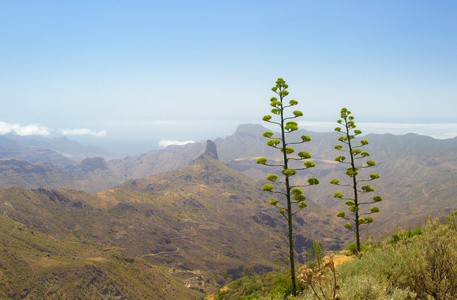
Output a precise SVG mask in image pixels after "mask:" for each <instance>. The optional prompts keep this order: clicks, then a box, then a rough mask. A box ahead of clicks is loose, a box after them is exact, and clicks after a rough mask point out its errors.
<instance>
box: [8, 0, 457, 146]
mask: <svg viewBox="0 0 457 300" xmlns="http://www.w3.org/2000/svg"><path fill="white" fill-rule="evenodd" d="M456 11H457V2H456V1H451V0H448V1H444V0H443V1H441V0H437V1H421V0H409V1H408V0H404V1H389V0H386V1H351V0H348V1H340V0H338V1H327V0H322V1H307V0H301V1H269V0H262V1H260V0H259V1H250V0H243V1H238V0H232V1H192V0H186V1H185V0H182V1H175V0H171V1H154V0H150V1H136V0H131V1H125V0H124V1H121V0H68V1H61V0H59V1H47V0H43V1H34V0H33V1H26V0H24V1H23V0H6V1H1V2H0V41H1V46H0V104H1V107H2V109H1V113H0V134H8V133H10V134H11V133H13V134H19V135H33V134H37V135H42V136H47V137H57V136H66V137H68V138H70V139H75V140H78V141H80V142H81V143H86V144H87V143H90V144H92V145H97V146H104V147H106V148H108V149H109V150H112V151H115V152H118V153H126V154H138V153H141V152H145V151H148V150H151V149H156V148H158V147H159V143H160V145H162V146H164V145H168V144H170V143H173V142H171V141H176V142H187V141H199V140H206V139H214V138H217V137H225V136H227V135H231V134H233V133H234V132H235V130H236V128H237V126H238V125H239V124H245V123H258V124H262V121H261V119H262V116H263V115H265V114H269V111H270V109H271V107H270V106H269V103H270V101H269V99H270V98H271V97H273V96H274V94H273V92H272V91H271V87H272V86H274V84H275V81H276V79H277V78H278V77H281V78H284V79H285V80H286V82H287V84H288V85H289V92H290V94H289V99H296V100H297V101H298V102H299V105H298V107H297V109H299V110H301V111H303V113H304V116H303V118H301V119H300V122H301V123H300V124H301V125H303V126H304V128H305V129H308V130H314V131H332V130H333V128H334V127H335V125H334V124H335V121H336V120H337V119H338V118H339V111H340V110H341V108H342V107H347V108H348V109H349V110H351V111H352V113H353V115H354V116H355V118H356V119H355V120H356V122H357V123H356V124H357V125H358V128H359V129H361V130H362V131H364V132H365V133H370V132H373V133H387V132H390V133H395V134H403V133H407V132H415V133H419V134H424V135H430V136H433V137H435V138H453V137H455V136H457V118H456V116H455V115H456V112H457V84H456V83H457V71H456V70H457V21H456V19H455V12H456Z"/></svg>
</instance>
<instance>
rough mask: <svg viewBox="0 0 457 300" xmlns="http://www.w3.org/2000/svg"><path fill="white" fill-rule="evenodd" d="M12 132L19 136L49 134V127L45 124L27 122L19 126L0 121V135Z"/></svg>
mask: <svg viewBox="0 0 457 300" xmlns="http://www.w3.org/2000/svg"><path fill="white" fill-rule="evenodd" d="M8 133H14V134H17V135H20V136H28V135H49V129H48V128H47V127H45V126H39V125H34V124H29V125H25V126H21V125H19V124H9V123H5V122H0V135H3V134H8Z"/></svg>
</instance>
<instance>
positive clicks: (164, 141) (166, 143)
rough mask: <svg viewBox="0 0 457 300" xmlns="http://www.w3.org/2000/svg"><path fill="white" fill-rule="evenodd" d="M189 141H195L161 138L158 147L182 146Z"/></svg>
mask: <svg viewBox="0 0 457 300" xmlns="http://www.w3.org/2000/svg"><path fill="white" fill-rule="evenodd" d="M190 143H195V142H194V141H185V142H180V141H167V140H161V141H159V147H163V148H165V147H168V146H170V145H177V146H182V145H185V144H190Z"/></svg>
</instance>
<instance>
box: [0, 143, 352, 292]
mask: <svg viewBox="0 0 457 300" xmlns="http://www.w3.org/2000/svg"><path fill="white" fill-rule="evenodd" d="M214 157H215V155H214V153H211V152H208V151H207V152H205V153H204V154H203V155H201V156H199V157H198V158H197V159H196V160H195V161H194V162H193V163H191V164H190V165H189V166H186V167H183V168H181V169H178V170H175V171H170V172H165V173H162V174H159V175H155V176H152V177H148V178H146V179H140V180H131V181H128V182H126V183H124V184H122V185H120V186H118V187H116V188H113V189H109V190H105V191H101V192H99V193H95V194H87V193H85V192H81V191H73V190H63V189H58V190H46V189H41V188H40V189H36V190H26V189H23V188H20V187H13V188H9V189H4V190H0V202H1V203H2V204H0V210H1V212H2V214H1V215H0V221H1V222H3V223H4V226H2V231H0V235H1V239H2V240H3V241H4V242H3V247H5V248H4V249H5V251H3V252H2V253H3V254H2V255H0V263H1V268H2V270H3V274H6V275H4V276H3V277H2V278H3V279H2V280H3V282H4V285H3V290H1V291H2V292H3V293H4V294H5V295H12V296H13V297H18V296H24V297H27V296H28V295H34V296H35V295H45V296H46V297H48V298H50V299H52V297H54V298H58V297H59V296H62V295H64V296H63V297H70V296H69V295H71V297H73V296H75V295H78V296H79V297H101V298H103V297H105V298H109V297H112V298H111V299H113V298H114V299H116V298H118V299H123V298H122V297H127V298H148V299H163V298H164V297H165V298H167V297H168V296H170V295H172V296H173V297H175V298H177V299H192V297H197V296H198V295H200V296H201V295H202V293H203V292H205V291H208V290H211V289H212V288H213V287H214V285H215V284H216V283H215V279H214V272H215V271H218V272H219V274H222V273H223V270H225V271H226V272H227V279H228V280H232V279H236V278H238V277H240V276H243V275H244V273H245V270H249V272H250V273H251V274H260V273H264V272H267V271H271V270H274V269H277V268H278V267H280V266H281V265H282V263H281V261H282V260H284V256H283V254H284V253H285V249H286V248H287V240H286V233H285V231H286V228H285V222H284V220H283V218H282V216H281V215H280V214H278V213H277V212H276V211H275V210H274V209H273V208H272V207H271V205H269V204H268V200H269V198H268V195H265V193H263V192H262V191H261V186H262V184H261V183H259V182H254V181H252V180H251V179H249V178H247V177H245V176H244V175H242V174H240V173H238V172H236V171H234V170H232V169H230V168H229V167H228V166H226V165H225V164H224V163H222V162H220V161H218V160H217V159H215V158H214ZM308 202H309V204H310V205H309V207H308V208H306V209H305V210H304V211H303V213H300V215H299V216H297V218H296V220H297V222H296V227H295V233H296V236H295V238H296V243H295V246H296V250H297V254H298V255H300V254H303V252H306V250H307V249H308V248H309V247H311V245H312V241H313V240H319V241H321V242H322V241H324V242H325V244H326V247H327V249H334V250H337V249H340V248H341V247H342V246H343V245H345V244H346V243H347V240H348V238H349V237H350V235H348V234H347V233H345V232H344V230H343V226H342V224H341V223H340V222H339V220H336V219H335V218H332V217H331V216H332V215H333V213H332V212H331V211H328V210H323V209H321V208H320V207H319V206H317V205H316V204H314V203H313V202H312V199H310V200H309V201H308ZM165 271H166V272H165ZM26 277H27V278H26ZM130 277H132V278H133V279H130ZM24 278H26V279H24ZM90 278H93V279H90ZM192 278H193V279H192ZM221 278H222V277H220V279H219V280H223V279H221ZM140 282H141V283H140ZM137 284H138V287H136V285H137ZM185 285H186V286H187V287H188V288H184V286H185ZM75 286H76V288H74V287H75ZM100 293H101V294H100ZM138 295H142V296H138ZM166 295H168V296H166Z"/></svg>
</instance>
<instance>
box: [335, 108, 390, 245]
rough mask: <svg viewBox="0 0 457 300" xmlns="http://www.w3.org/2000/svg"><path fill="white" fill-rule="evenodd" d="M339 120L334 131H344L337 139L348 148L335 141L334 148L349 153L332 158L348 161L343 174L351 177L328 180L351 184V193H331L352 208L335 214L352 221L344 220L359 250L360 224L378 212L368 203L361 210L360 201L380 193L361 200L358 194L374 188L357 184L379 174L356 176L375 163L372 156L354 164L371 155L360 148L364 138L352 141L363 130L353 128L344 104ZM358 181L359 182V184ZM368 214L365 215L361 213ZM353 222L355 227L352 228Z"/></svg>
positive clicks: (377, 197)
mask: <svg viewBox="0 0 457 300" xmlns="http://www.w3.org/2000/svg"><path fill="white" fill-rule="evenodd" d="M337 122H338V124H341V125H343V129H341V127H336V128H335V131H336V132H341V133H343V136H340V137H339V138H338V141H340V142H341V143H343V144H345V145H346V146H347V149H344V148H345V147H343V145H336V146H335V147H334V148H335V149H336V150H338V151H343V152H347V153H348V154H349V158H350V161H346V157H345V156H337V157H336V158H335V161H337V162H340V163H344V164H349V165H350V167H349V168H347V171H346V175H348V176H349V177H350V178H351V181H352V182H351V183H350V184H340V181H339V180H338V179H333V180H331V181H330V183H331V184H335V185H339V186H346V187H351V188H352V193H353V196H352V197H344V196H343V194H342V193H340V192H336V193H335V194H334V195H333V197H335V198H339V199H342V200H345V201H346V202H345V204H346V205H347V206H348V210H349V211H350V212H351V214H352V216H351V217H348V216H346V213H345V212H338V213H337V214H336V215H337V217H340V218H344V219H346V220H350V221H351V222H349V223H346V225H345V227H346V228H348V229H350V230H352V231H354V233H355V237H356V245H357V253H360V226H361V225H364V224H368V223H372V222H373V218H372V217H369V216H367V215H370V214H374V213H377V212H379V209H378V208H377V207H371V208H370V211H369V212H365V213H363V212H361V210H360V209H361V206H362V205H369V204H373V203H376V202H380V201H382V198H381V197H380V196H374V197H372V198H371V200H368V201H366V202H362V201H361V199H360V198H361V197H360V196H362V195H364V194H367V193H371V192H374V191H375V189H374V188H373V187H372V186H370V185H363V186H361V187H360V188H359V183H361V182H368V181H372V180H375V179H378V178H380V176H379V175H378V174H377V173H373V174H371V175H370V179H365V180H359V179H358V178H359V177H357V176H358V175H359V173H358V171H359V169H365V168H370V167H373V166H375V165H376V163H375V162H374V161H372V160H368V161H366V162H365V163H364V164H363V163H360V164H356V161H359V160H362V159H365V158H367V157H368V156H370V153H368V152H366V151H363V152H362V150H360V149H359V148H361V147H364V146H366V145H368V141H367V140H361V141H360V145H354V143H353V140H354V138H355V137H356V136H357V135H359V134H361V133H362V131H360V130H357V129H355V128H356V126H355V123H354V117H353V116H351V112H350V111H349V110H347V108H343V109H341V119H339V120H338V121H337ZM360 185H361V184H360ZM364 216H367V217H364ZM354 226H355V229H354Z"/></svg>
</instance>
